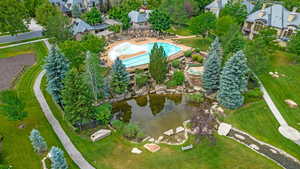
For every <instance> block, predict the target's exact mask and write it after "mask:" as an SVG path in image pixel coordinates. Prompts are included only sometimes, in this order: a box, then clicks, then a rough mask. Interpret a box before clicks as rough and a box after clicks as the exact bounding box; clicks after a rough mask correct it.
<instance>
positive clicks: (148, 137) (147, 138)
mask: <svg viewBox="0 0 300 169" xmlns="http://www.w3.org/2000/svg"><path fill="white" fill-rule="evenodd" d="M150 138H151V137H150V136H147V137H146V138H144V139H143V141H142V142H145V141H147V140H149V139H150Z"/></svg>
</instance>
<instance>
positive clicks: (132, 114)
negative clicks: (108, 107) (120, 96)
mask: <svg viewBox="0 0 300 169" xmlns="http://www.w3.org/2000/svg"><path fill="white" fill-rule="evenodd" d="M205 105H207V104H192V103H190V102H189V101H188V99H187V97H186V96H183V95H147V96H142V97H138V98H134V99H129V100H125V101H121V102H117V103H114V104H113V112H114V115H115V117H114V118H115V119H120V120H122V121H125V122H130V123H134V124H137V125H138V126H139V127H140V128H141V129H142V130H143V131H144V132H145V134H146V135H149V136H152V137H159V136H160V135H162V134H163V132H165V131H167V130H169V129H175V128H176V127H178V126H182V122H183V121H185V120H188V119H190V118H191V117H192V115H193V114H194V113H196V112H198V110H199V109H203V108H204V107H205Z"/></svg>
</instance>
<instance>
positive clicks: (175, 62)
mask: <svg viewBox="0 0 300 169" xmlns="http://www.w3.org/2000/svg"><path fill="white" fill-rule="evenodd" d="M172 66H173V67H174V68H176V69H178V68H179V67H180V60H178V59H176V60H173V61H172Z"/></svg>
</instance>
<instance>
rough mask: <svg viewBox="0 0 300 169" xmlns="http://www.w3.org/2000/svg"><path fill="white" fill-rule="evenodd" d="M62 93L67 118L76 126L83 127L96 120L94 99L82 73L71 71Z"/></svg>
mask: <svg viewBox="0 0 300 169" xmlns="http://www.w3.org/2000/svg"><path fill="white" fill-rule="evenodd" d="M64 84H65V88H64V90H63V91H62V98H63V102H64V110H65V117H66V119H67V120H69V121H70V122H71V123H72V124H73V125H74V126H76V127H78V126H79V127H81V125H82V124H83V123H85V122H89V121H90V120H92V119H93V118H94V107H93V104H92V103H93V97H92V93H91V91H90V88H89V86H88V85H87V83H86V82H85V80H84V76H83V73H82V72H78V71H77V70H76V69H75V68H74V69H71V70H70V71H69V72H68V73H67V75H66V78H65V81H64Z"/></svg>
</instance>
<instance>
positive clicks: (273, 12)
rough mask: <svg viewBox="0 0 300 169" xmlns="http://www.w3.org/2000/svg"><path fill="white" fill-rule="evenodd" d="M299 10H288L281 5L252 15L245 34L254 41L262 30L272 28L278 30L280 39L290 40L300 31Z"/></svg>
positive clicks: (264, 6)
mask: <svg viewBox="0 0 300 169" xmlns="http://www.w3.org/2000/svg"><path fill="white" fill-rule="evenodd" d="M296 11H297V8H294V9H293V11H289V10H287V9H286V8H285V7H283V6H282V5H280V4H274V5H271V6H269V7H267V8H266V5H265V4H264V5H263V7H262V9H261V10H259V11H256V12H254V13H252V14H250V15H249V16H248V17H247V19H246V21H245V23H244V26H243V32H244V33H245V34H246V35H248V37H249V39H252V38H253V37H254V36H255V35H256V34H257V33H258V32H259V31H260V30H261V29H262V28H264V27H272V28H274V29H276V30H277V35H278V39H281V40H288V39H289V38H290V36H291V35H292V34H294V33H296V31H297V30H299V26H300V13H297V12H296Z"/></svg>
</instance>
